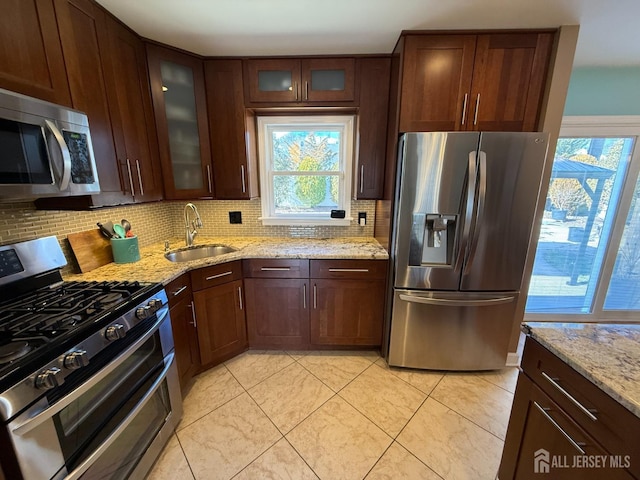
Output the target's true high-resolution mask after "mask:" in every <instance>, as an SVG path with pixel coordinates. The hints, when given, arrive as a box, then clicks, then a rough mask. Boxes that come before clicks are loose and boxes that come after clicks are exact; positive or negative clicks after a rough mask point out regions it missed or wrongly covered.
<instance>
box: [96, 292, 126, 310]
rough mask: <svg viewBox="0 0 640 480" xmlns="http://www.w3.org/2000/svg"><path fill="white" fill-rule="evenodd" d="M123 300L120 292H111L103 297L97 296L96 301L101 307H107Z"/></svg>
mask: <svg viewBox="0 0 640 480" xmlns="http://www.w3.org/2000/svg"><path fill="white" fill-rule="evenodd" d="M123 298H124V294H123V293H121V292H111V293H106V294H104V295H101V296H99V297H98V298H97V299H96V301H97V302H99V303H100V304H101V305H102V306H103V307H108V306H109V305H111V304H113V303H118V302H119V301H121V300H122V299H123Z"/></svg>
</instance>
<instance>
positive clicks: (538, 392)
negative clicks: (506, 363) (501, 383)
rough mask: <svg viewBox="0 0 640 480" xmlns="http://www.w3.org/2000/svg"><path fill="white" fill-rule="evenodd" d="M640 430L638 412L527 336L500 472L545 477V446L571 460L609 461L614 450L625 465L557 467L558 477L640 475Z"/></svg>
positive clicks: (505, 477)
mask: <svg viewBox="0 0 640 480" xmlns="http://www.w3.org/2000/svg"><path fill="white" fill-rule="evenodd" d="M639 431H640V419H639V418H638V417H637V416H635V415H633V414H632V413H631V412H630V411H629V410H627V409H625V408H624V407H623V406H622V405H620V404H619V403H617V402H616V401H615V400H614V399H613V398H611V397H610V396H608V395H607V394H606V393H604V392H603V391H602V390H600V389H599V388H598V387H597V386H596V385H594V384H593V383H591V382H590V381H589V380H588V379H586V378H585V377H583V376H582V375H581V374H579V373H578V372H577V371H575V370H574V369H573V368H572V367H570V366H569V365H568V364H566V363H565V362H564V361H562V360H561V359H560V358H558V357H557V356H556V355H554V354H553V353H551V352H550V351H549V350H547V349H546V348H544V347H543V346H542V345H540V344H539V343H538V342H536V341H535V340H532V339H531V338H530V337H527V339H526V342H525V349H524V355H523V359H522V371H521V372H520V375H519V377H518V384H517V387H516V392H515V396H514V400H513V407H512V410H511V417H510V419H509V426H508V429H507V434H506V438H505V448H504V451H503V453H502V460H501V462H500V469H499V472H498V477H499V478H500V480H510V479H517V480H521V479H534V478H540V475H541V474H540V473H535V472H534V456H535V455H536V452H538V451H539V449H544V450H546V451H547V452H548V453H549V454H550V455H559V456H560V457H561V458H566V459H567V462H568V463H569V464H572V463H573V457H574V455H578V456H583V455H605V456H606V457H607V462H609V460H608V459H609V456H611V455H613V456H615V457H616V458H617V459H619V460H620V462H621V465H622V466H623V467H622V468H583V469H579V470H577V469H575V468H565V469H562V468H554V469H552V470H550V471H549V473H550V475H551V476H552V477H553V478H558V479H565V478H566V479H573V478H580V479H586V480H588V479H594V480H596V479H601V478H607V479H620V480H623V479H625V480H626V479H628V480H631V479H633V478H640V465H638V463H637V462H634V460H633V459H634V458H635V453H637V450H638V449H637V444H638V432H639ZM625 458H626V459H627V460H628V461H629V464H626V461H625ZM625 464H626V466H625ZM608 465H609V466H610V463H608Z"/></svg>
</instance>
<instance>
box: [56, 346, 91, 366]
mask: <svg viewBox="0 0 640 480" xmlns="http://www.w3.org/2000/svg"><path fill="white" fill-rule="evenodd" d="M62 365H64V368H68V369H69V370H76V369H77V368H81V367H86V366H87V365H89V356H88V355H87V352H86V351H85V350H76V351H75V352H71V353H67V354H66V355H65V356H64V359H63V360H62Z"/></svg>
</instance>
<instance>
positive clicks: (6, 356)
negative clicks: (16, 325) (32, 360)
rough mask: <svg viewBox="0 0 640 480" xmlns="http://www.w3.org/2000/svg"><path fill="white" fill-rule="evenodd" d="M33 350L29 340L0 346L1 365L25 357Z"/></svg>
mask: <svg viewBox="0 0 640 480" xmlns="http://www.w3.org/2000/svg"><path fill="white" fill-rule="evenodd" d="M30 351H31V345H29V342H25V341H17V342H12V343H7V344H6V345H2V346H0V365H1V364H5V363H9V362H12V361H13V360H15V359H16V358H20V357H24V356H25V355H26V354H27V353H29V352H30Z"/></svg>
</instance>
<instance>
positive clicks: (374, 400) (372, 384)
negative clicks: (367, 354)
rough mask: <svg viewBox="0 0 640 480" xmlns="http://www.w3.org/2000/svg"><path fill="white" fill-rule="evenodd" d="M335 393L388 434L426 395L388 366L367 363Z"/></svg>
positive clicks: (397, 429) (396, 429) (392, 433)
mask: <svg viewBox="0 0 640 480" xmlns="http://www.w3.org/2000/svg"><path fill="white" fill-rule="evenodd" d="M339 395H340V396H341V397H342V398H344V399H345V400H346V401H347V402H349V403H350V404H351V405H352V406H353V407H355V408H356V409H357V410H358V411H359V412H360V413H362V414H363V415H364V416H365V417H367V418H368V419H369V420H371V421H372V422H373V423H375V424H376V425H377V426H378V427H380V428H381V429H382V430H384V431H385V432H386V433H387V434H388V435H390V436H391V437H395V436H396V435H398V433H400V430H402V428H403V427H404V426H405V425H406V424H407V422H408V421H409V419H410V418H411V416H412V415H413V414H414V413H415V411H416V410H417V409H418V407H419V406H420V405H421V404H422V402H423V401H424V399H425V398H427V395H426V394H425V393H423V392H421V391H420V390H418V389H416V388H413V387H412V386H411V385H409V384H408V383H406V382H404V381H402V380H400V379H399V378H398V377H396V376H395V375H393V374H392V373H391V372H390V371H389V370H385V369H383V368H380V367H379V366H377V365H371V366H370V367H369V368H367V369H366V370H365V371H364V372H362V373H361V374H360V375H359V376H358V377H357V378H356V379H355V380H354V381H353V382H351V383H350V384H349V385H347V386H346V387H345V388H343V389H342V390H341V391H340V393H339Z"/></svg>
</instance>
